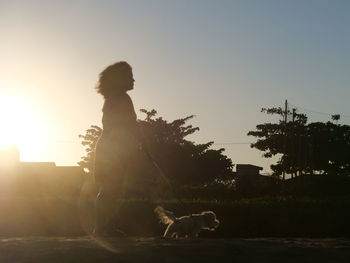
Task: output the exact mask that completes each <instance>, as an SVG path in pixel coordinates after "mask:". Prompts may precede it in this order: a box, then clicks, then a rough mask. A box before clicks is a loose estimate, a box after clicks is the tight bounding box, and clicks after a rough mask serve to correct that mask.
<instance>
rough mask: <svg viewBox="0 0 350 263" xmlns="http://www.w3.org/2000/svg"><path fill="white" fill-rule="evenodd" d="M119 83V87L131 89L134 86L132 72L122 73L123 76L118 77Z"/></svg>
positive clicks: (126, 89)
mask: <svg viewBox="0 0 350 263" xmlns="http://www.w3.org/2000/svg"><path fill="white" fill-rule="evenodd" d="M118 82H119V85H120V87H121V88H122V89H123V90H125V91H128V90H132V89H133V88H134V82H135V80H134V76H133V74H132V71H130V72H128V73H126V74H124V75H123V76H120V78H119V79H118Z"/></svg>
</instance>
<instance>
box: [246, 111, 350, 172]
mask: <svg viewBox="0 0 350 263" xmlns="http://www.w3.org/2000/svg"><path fill="white" fill-rule="evenodd" d="M262 112H264V113H267V114H277V115H280V116H281V117H283V119H286V118H285V117H286V116H284V115H285V114H286V113H285V112H284V111H283V109H282V108H268V109H265V108H263V109H262ZM287 114H289V115H292V119H293V121H290V122H285V121H283V120H280V121H279V122H278V123H264V124H259V125H257V126H256V130H255V131H249V132H248V135H250V136H254V137H257V138H258V140H257V141H256V142H255V143H253V144H251V147H252V148H256V149H258V150H260V151H263V152H264V154H263V156H264V157H266V158H271V157H272V156H275V155H281V158H280V160H279V161H278V162H277V164H275V165H272V166H271V169H272V170H273V171H274V173H275V174H276V175H280V174H282V173H283V172H286V173H289V174H292V176H293V175H294V176H295V175H297V174H314V173H315V172H318V173H325V174H348V173H350V155H349V154H348V153H349V152H350V126H348V125H340V124H338V123H333V122H330V121H328V122H312V123H308V122H307V117H306V115H305V114H298V113H296V111H295V110H293V112H291V111H287ZM332 119H333V120H334V121H336V122H337V121H338V120H339V115H334V116H332Z"/></svg>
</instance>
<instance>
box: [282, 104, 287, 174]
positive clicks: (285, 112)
mask: <svg viewBox="0 0 350 263" xmlns="http://www.w3.org/2000/svg"><path fill="white" fill-rule="evenodd" d="M287 114H288V101H287V100H286V101H285V103H284V156H286V152H287ZM282 176H283V180H285V179H286V167H285V165H284V167H283V173H282Z"/></svg>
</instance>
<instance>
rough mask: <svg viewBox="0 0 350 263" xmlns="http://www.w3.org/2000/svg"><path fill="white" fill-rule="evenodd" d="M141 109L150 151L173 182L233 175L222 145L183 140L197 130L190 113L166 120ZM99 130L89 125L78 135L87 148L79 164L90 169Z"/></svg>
mask: <svg viewBox="0 0 350 263" xmlns="http://www.w3.org/2000/svg"><path fill="white" fill-rule="evenodd" d="M141 112H143V113H144V114H146V117H145V119H144V120H139V121H138V122H139V126H140V128H141V130H142V132H143V134H144V136H145V138H146V141H147V145H148V148H149V151H150V153H151V154H152V156H153V157H154V159H155V161H156V162H157V164H158V165H159V166H160V167H161V169H162V170H163V171H164V172H165V174H166V176H167V177H168V179H169V180H170V182H171V183H172V184H177V185H179V184H181V185H200V184H207V183H212V182H214V181H215V180H220V179H221V180H225V179H232V176H233V172H232V168H233V164H232V161H231V159H229V158H228V157H227V156H225V155H224V154H223V152H224V149H223V148H221V149H217V150H216V149H211V146H212V145H213V142H208V143H204V144H195V143H194V142H192V141H189V140H186V137H187V136H188V135H191V134H193V133H195V132H196V131H198V130H199V128H198V127H193V126H192V125H188V124H187V122H188V121H189V120H191V119H192V118H193V117H194V116H193V115H191V116H187V117H185V118H181V119H176V120H174V121H172V122H168V121H166V120H164V119H163V118H162V117H156V116H157V111H155V110H151V111H147V110H145V109H142V110H141ZM101 133H102V129H101V128H100V127H98V126H91V127H90V128H89V129H88V130H87V131H86V133H85V135H79V137H80V138H81V139H82V144H83V146H85V147H86V152H87V154H86V156H84V157H82V160H81V161H80V162H79V165H80V166H81V167H83V168H87V169H88V170H89V171H92V165H93V156H94V149H95V145H96V141H97V139H98V138H99V136H100V135H101ZM135 161H136V162H137V161H138V160H137V159H135Z"/></svg>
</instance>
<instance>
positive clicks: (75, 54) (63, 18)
mask: <svg viewBox="0 0 350 263" xmlns="http://www.w3.org/2000/svg"><path fill="white" fill-rule="evenodd" d="M349 13H350V1H345V0H344V1H342V0H328V1H326V0H308V1H292V0H290V1H280V0H274V1H272V0H264V1H261V0H256V1H253V0H251V1H246V0H242V1H235V0H228V1H223V0H221V1H204V0H197V1H195V0H192V1H190V0H186V1H185V0H176V1H170V0H158V1H154V0H147V1H146V0H144V1H136V0H135V1H132V0H130V1H97V0H96V1H44V0H42V1H30V0H27V1H25V0H23V1H16V0H9V1H4V0H0V33H1V42H0V122H1V130H0V146H1V145H5V144H6V143H9V142H10V141H11V142H12V141H13V142H16V143H17V144H18V145H19V148H20V150H21V159H22V160H23V161H54V162H56V164H57V165H76V163H77V162H78V161H79V160H80V158H81V156H83V155H84V148H83V146H82V145H81V144H80V140H79V138H78V135H79V134H82V133H84V131H85V130H86V129H87V128H89V126H90V125H93V124H94V125H101V117H102V112H101V107H102V103H103V100H102V97H101V96H100V95H98V94H97V93H96V92H95V90H94V87H95V84H96V82H97V77H98V74H99V73H100V72H101V71H102V70H103V69H104V68H105V67H106V66H108V65H109V64H111V63H113V62H116V61H120V60H125V61H128V62H129V63H130V64H131V65H132V67H133V71H134V78H135V80H136V81H135V89H134V90H133V91H131V92H130V93H129V94H130V96H131V98H132V99H133V101H134V105H135V109H136V110H137V111H138V110H139V109H141V108H146V109H153V108H154V109H156V110H157V111H158V113H159V115H160V116H163V117H164V118H165V119H166V120H169V121H171V120H174V119H176V118H181V117H185V116H188V115H192V114H194V115H196V118H195V119H193V121H192V122H191V124H193V125H195V126H198V127H199V128H200V131H199V132H197V133H196V134H195V135H193V136H190V137H189V138H188V139H190V140H193V141H195V142H197V143H202V142H208V141H214V142H215V143H217V144H216V145H215V148H216V147H224V148H226V151H225V153H226V154H227V155H228V156H229V157H230V158H232V161H233V163H251V164H256V165H260V166H263V167H264V171H263V172H268V171H269V168H268V167H269V165H270V164H272V163H273V160H268V159H264V158H262V157H261V154H262V153H261V152H259V151H257V150H254V149H250V147H249V144H241V143H249V142H253V141H254V138H253V137H248V136H247V135H246V134H247V132H248V131H249V130H253V129H254V128H255V126H256V125H257V124H258V123H263V122H268V121H277V120H278V118H277V119H276V118H271V117H268V116H265V115H264V114H263V113H260V109H261V108H262V107H270V106H282V105H283V104H284V100H285V99H288V101H289V102H290V103H291V104H292V105H293V106H297V107H298V109H299V110H300V112H305V113H307V114H308V115H309V116H310V117H311V120H320V121H325V120H330V114H336V113H337V114H340V115H341V121H340V122H341V123H346V124H350V104H349V98H350V85H349V84H350V72H349V69H350V52H349V51H350V16H349ZM138 117H139V118H143V117H144V116H143V114H142V113H140V112H138ZM220 143H234V144H229V145H221V144H220ZM236 143H239V144H236Z"/></svg>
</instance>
